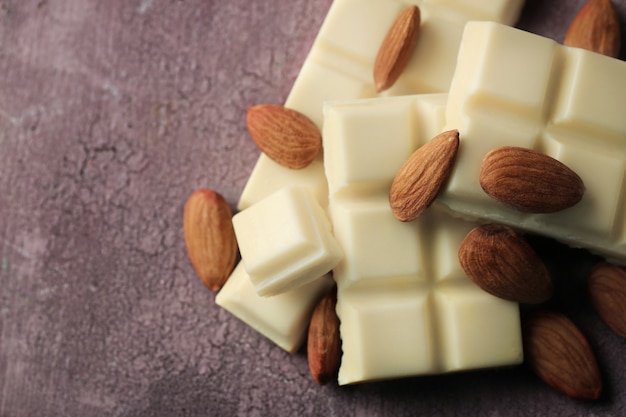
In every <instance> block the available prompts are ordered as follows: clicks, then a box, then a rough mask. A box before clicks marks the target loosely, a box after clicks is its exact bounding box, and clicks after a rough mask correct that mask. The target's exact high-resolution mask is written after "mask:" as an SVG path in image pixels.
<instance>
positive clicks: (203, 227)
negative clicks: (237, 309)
mask: <svg viewBox="0 0 626 417" xmlns="http://www.w3.org/2000/svg"><path fill="white" fill-rule="evenodd" d="M232 216H233V214H232V210H231V208H230V206H229V205H228V203H227V202H226V200H224V197H222V196H221V195H220V194H219V193H217V192H215V191H213V190H206V189H201V190H197V191H195V192H194V193H193V194H192V195H191V196H190V197H189V198H188V199H187V203H186V204H185V210H184V215H183V230H184V234H185V244H186V245H187V254H188V255H189V259H190V260H191V264H192V265H193V267H194V269H195V271H196V274H198V277H199V278H200V280H201V281H202V282H203V283H204V285H206V286H207V287H208V288H209V289H211V290H213V291H217V290H219V289H220V288H221V287H222V285H224V283H225V282H226V280H227V279H228V277H229V275H230V273H231V272H232V271H233V268H234V267H235V262H236V259H237V249H238V246H237V238H236V237H235V230H234V229H233V223H232Z"/></svg>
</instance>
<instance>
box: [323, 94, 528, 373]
mask: <svg viewBox="0 0 626 417" xmlns="http://www.w3.org/2000/svg"><path fill="white" fill-rule="evenodd" d="M445 102H446V95H444V94H435V95H417V96H407V97H394V98H381V99H369V100H354V101H347V102H332V103H327V104H326V106H325V110H324V117H325V123H324V130H323V138H324V139H323V140H324V149H325V151H324V158H325V160H324V164H325V168H326V174H327V177H328V182H329V190H330V196H329V201H330V203H329V212H330V214H331V221H332V223H333V227H334V233H335V236H336V238H337V240H338V241H339V244H340V245H341V247H342V249H343V251H344V258H343V259H342V260H341V261H340V263H339V264H338V265H337V267H336V268H335V269H334V271H333V274H334V277H335V280H336V281H337V285H338V295H337V298H338V301H337V313H338V315H339V318H340V322H341V327H340V331H341V338H342V350H343V355H342V361H341V368H340V370H339V383H340V384H342V385H343V384H351V383H357V382H362V381H371V380H378V379H387V378H397V377H404V376H411V375H422V374H433V373H442V372H451V371H459V370H466V369H475V368H483V367H493V366H503V365H513V364H518V363H520V362H521V361H522V356H523V355H522V347H521V332H520V321H519V310H518V305H517V304H515V303H511V302H507V301H504V300H502V299H499V298H496V297H494V296H492V295H489V294H487V293H486V292H484V291H483V290H481V289H480V288H479V287H477V286H476V285H475V284H474V283H473V282H472V281H471V280H470V279H469V278H468V277H467V276H466V275H465V273H464V272H463V269H462V268H461V266H460V264H459V262H458V257H457V251H458V248H459V245H460V243H461V241H462V240H463V238H464V237H465V235H466V234H467V233H468V232H469V231H470V230H471V229H472V228H473V227H474V226H475V224H474V223H471V222H467V221H464V220H461V219H455V218H452V217H450V216H449V215H448V214H447V213H445V212H443V211H442V210H441V209H439V208H438V207H437V206H432V207H430V208H429V209H428V210H427V211H426V212H425V213H424V214H423V215H422V216H421V217H420V218H418V219H417V220H415V221H413V222H401V221H399V220H397V219H396V218H395V217H394V215H393V213H392V212H391V208H390V206H389V200H388V195H389V188H390V186H391V183H392V181H393V178H394V176H395V174H396V172H397V171H398V169H399V168H400V166H401V165H402V164H403V163H404V161H405V160H406V159H407V158H408V157H409V156H410V155H411V154H412V153H413V151H414V150H415V149H417V148H418V147H419V146H420V145H422V144H423V143H425V142H426V141H427V140H429V139H430V138H432V137H434V136H435V135H437V134H438V133H439V132H441V130H442V128H443V125H444V113H445Z"/></svg>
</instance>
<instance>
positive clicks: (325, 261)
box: [233, 187, 342, 296]
mask: <svg viewBox="0 0 626 417" xmlns="http://www.w3.org/2000/svg"><path fill="white" fill-rule="evenodd" d="M233 227H234V229H235V235H236V236H237V242H238V243H239V250H240V252H241V259H242V261H243V263H244V265H245V268H246V271H247V273H248V275H250V279H251V280H252V283H253V284H254V287H255V288H256V291H257V293H258V294H259V295H261V296H271V295H277V294H280V293H283V292H285V291H288V290H290V289H293V288H296V287H299V286H301V285H304V284H306V283H309V282H311V281H313V280H315V279H317V278H319V277H320V276H322V275H324V274H326V273H328V272H329V271H330V270H331V269H332V268H333V267H334V266H335V265H337V263H338V262H339V260H340V259H341V257H342V252H341V249H340V247H339V245H338V244H337V241H336V240H335V238H334V237H333V235H332V231H331V226H330V222H329V220H328V218H327V217H326V213H325V211H324V209H322V207H321V206H320V205H319V204H318V203H317V201H316V200H315V199H314V198H313V197H312V196H311V195H310V193H309V192H308V191H307V190H306V189H305V188H301V187H284V188H281V189H280V190H278V191H276V192H275V193H273V194H270V195H269V196H268V197H266V198H264V199H263V200H261V201H259V202H257V203H255V204H253V205H252V206H250V207H248V208H247V209H245V210H243V211H241V212H239V213H237V214H236V215H235V216H234V217H233Z"/></svg>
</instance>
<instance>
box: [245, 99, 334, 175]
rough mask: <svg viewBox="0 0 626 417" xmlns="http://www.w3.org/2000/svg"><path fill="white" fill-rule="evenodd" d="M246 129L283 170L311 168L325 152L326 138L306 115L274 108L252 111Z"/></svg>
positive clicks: (260, 107)
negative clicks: (324, 139)
mask: <svg viewBox="0 0 626 417" xmlns="http://www.w3.org/2000/svg"><path fill="white" fill-rule="evenodd" d="M246 125H247V127H248V132H249V133H250V136H252V139H253V140H254V142H255V143H256V144H257V146H258V147H259V149H261V151H263V152H265V154H266V155H267V156H269V157H270V158H271V159H273V160H274V161H275V162H277V163H279V164H280V165H282V166H285V167H287V168H291V169H302V168H305V167H307V166H308V165H309V164H310V163H311V162H313V160H314V159H315V157H316V156H317V155H318V154H319V152H320V150H321V149H322V134H321V132H320V130H319V128H318V127H317V125H316V124H315V123H313V121H312V120H311V119H309V118H308V117H307V116H305V115H304V114H302V113H300V112H298V111H296V110H292V109H288V108H286V107H283V106H278V105H274V104H259V105H256V106H253V107H250V108H249V109H248V114H247V117H246Z"/></svg>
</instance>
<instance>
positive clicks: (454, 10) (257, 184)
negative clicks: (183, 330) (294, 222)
mask: <svg viewBox="0 0 626 417" xmlns="http://www.w3.org/2000/svg"><path fill="white" fill-rule="evenodd" d="M523 3H524V2H523V0H490V1H476V0H421V1H418V0H335V1H334V2H333V4H332V5H331V7H330V9H329V11H328V15H327V16H326V19H325V20H324V23H323V24H322V27H321V29H320V31H319V33H318V35H317V37H316V39H315V42H314V43H313V46H312V48H311V51H310V53H309V55H308V56H307V58H306V60H305V62H304V64H303V66H302V69H301V71H300V73H299V74H298V77H297V78H296V81H295V83H294V85H293V88H292V90H291V92H290V94H289V96H288V97H287V101H286V102H285V107H289V108H292V109H294V110H297V111H299V112H300V113H303V114H305V115H306V116H307V117H309V118H310V119H311V120H313V122H315V123H316V124H317V126H318V127H319V128H320V129H321V128H322V124H323V119H322V107H323V104H324V102H325V101H330V100H352V99H359V98H371V97H376V96H378V94H377V93H376V88H375V86H374V75H373V71H374V62H375V60H376V55H377V54H378V50H379V47H380V45H381V43H382V41H383V39H384V37H385V35H386V33H387V31H388V29H389V27H390V26H391V25H392V23H393V22H394V20H395V18H396V17H397V16H398V14H399V13H400V12H401V11H402V10H403V9H404V8H406V7H407V6H410V5H417V6H418V7H419V8H420V11H421V22H422V23H421V28H420V37H419V40H418V42H417V45H416V47H415V51H414V53H413V55H412V58H411V60H410V61H409V63H408V66H407V68H406V69H405V70H404V73H403V74H402V75H401V76H400V78H399V79H398V80H397V82H396V83H395V84H394V86H392V87H391V88H390V89H389V90H386V91H385V92H384V93H383V94H382V95H384V96H398V95H407V94H418V93H443V92H447V91H448V88H449V85H450V80H451V79H452V74H453V72H454V67H455V64H456V55H457V51H458V46H459V42H460V40H461V35H462V32H463V26H464V24H465V23H466V22H467V21H469V20H492V21H496V22H501V23H504V24H514V23H515V22H516V21H517V18H518V16H519V13H520V11H521V8H522V5H523ZM320 160H321V158H320ZM280 168H282V167H280V166H279V165H278V164H277V163H275V162H274V161H272V160H270V159H269V158H268V157H267V156H266V155H265V154H261V156H260V158H259V161H258V162H257V164H256V166H255V167H254V169H253V171H252V174H251V176H250V181H249V182H248V183H247V184H246V186H245V188H244V190H243V192H242V194H241V199H240V202H239V205H238V208H239V210H243V209H244V208H246V207H248V206H250V204H252V203H254V202H256V201H258V200H260V199H261V198H263V197H265V196H267V195H269V194H270V193H271V192H274V191H276V190H278V189H279V188H281V187H283V186H286V185H292V184H293V183H294V182H296V183H297V182H300V181H301V180H302V177H303V176H307V177H308V178H307V179H306V180H305V181H303V185H304V184H306V186H307V187H309V189H310V190H311V191H312V192H313V193H314V194H315V195H316V196H318V195H320V194H322V195H326V194H327V192H326V179H325V177H324V175H323V172H322V170H321V169H319V168H320V166H319V165H318V166H309V167H308V168H306V172H299V173H297V172H294V171H293V170H288V169H285V168H283V169H280ZM322 190H324V191H323V192H322ZM325 200H326V198H325V197H322V199H321V200H319V201H320V204H322V206H325Z"/></svg>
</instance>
